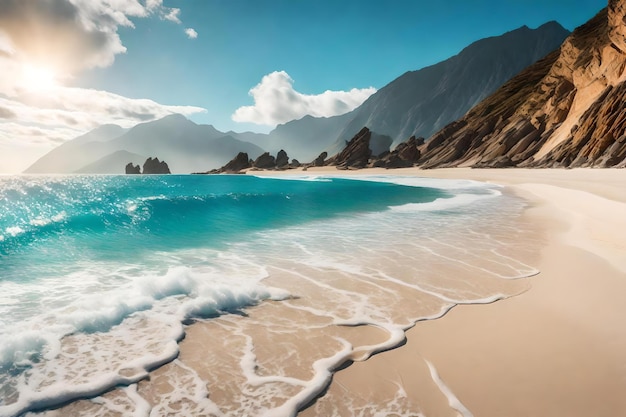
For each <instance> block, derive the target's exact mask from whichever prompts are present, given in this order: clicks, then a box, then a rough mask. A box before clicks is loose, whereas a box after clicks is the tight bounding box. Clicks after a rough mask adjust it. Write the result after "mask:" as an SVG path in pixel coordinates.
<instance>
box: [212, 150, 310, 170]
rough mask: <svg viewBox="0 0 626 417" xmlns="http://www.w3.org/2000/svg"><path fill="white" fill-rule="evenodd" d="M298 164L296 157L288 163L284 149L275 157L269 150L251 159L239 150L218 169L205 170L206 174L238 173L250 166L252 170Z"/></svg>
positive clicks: (290, 166) (288, 166)
mask: <svg viewBox="0 0 626 417" xmlns="http://www.w3.org/2000/svg"><path fill="white" fill-rule="evenodd" d="M299 166H300V162H298V161H297V160H296V159H294V160H293V161H292V163H291V164H289V156H288V155H287V152H285V151H284V150H282V149H281V150H280V152H278V155H277V156H276V158H274V157H273V156H272V155H270V153H269V152H265V153H264V154H262V155H261V156H259V157H258V158H257V159H256V160H254V161H251V160H249V159H248V154H246V153H243V152H240V153H239V154H238V155H237V156H236V157H235V158H234V159H233V160H231V161H230V162H228V163H227V164H226V165H224V166H223V167H221V168H219V169H214V170H212V171H209V172H207V174H221V173H231V174H232V173H239V172H240V171H242V170H244V169H248V168H251V169H252V170H266V169H268V170H272V169H289V168H296V167H299Z"/></svg>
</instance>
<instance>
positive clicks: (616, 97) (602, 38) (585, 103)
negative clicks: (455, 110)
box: [419, 0, 626, 168]
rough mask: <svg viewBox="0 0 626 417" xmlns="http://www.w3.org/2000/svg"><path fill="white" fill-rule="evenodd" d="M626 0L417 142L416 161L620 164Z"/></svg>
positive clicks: (624, 134)
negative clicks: (422, 142) (482, 99)
mask: <svg viewBox="0 0 626 417" xmlns="http://www.w3.org/2000/svg"><path fill="white" fill-rule="evenodd" d="M625 15H626V0H610V1H609V6H608V8H606V9H604V10H602V11H601V12H600V13H598V14H597V15H596V16H595V17H594V18H593V19H591V20H590V21H589V22H587V23H586V24H584V25H583V26H581V27H579V28H577V29H576V30H575V31H574V32H573V33H572V34H571V35H570V36H569V37H568V38H567V39H566V41H565V42H564V43H563V45H562V46H561V48H560V49H559V50H558V51H555V52H554V53H552V54H550V55H548V56H547V57H546V58H544V59H542V60H541V61H539V62H537V63H536V64H534V65H532V66H530V67H529V68H527V69H526V70H524V71H523V72H522V73H520V74H519V75H518V76H516V77H514V78H513V79H511V80H510V81H509V82H507V83H506V84H505V85H503V86H502V87H501V88H500V89H498V90H497V91H496V92H495V93H494V94H493V95H491V96H490V97H488V98H487V99H485V100H484V101H482V102H481V103H480V104H478V105H477V106H476V107H474V108H473V109H472V110H470V111H469V112H468V113H467V114H466V115H465V116H464V117H463V118H461V119H460V120H458V121H456V122H453V123H451V124H449V125H447V126H446V127H444V128H443V129H442V130H441V131H439V132H438V133H436V134H435V135H433V136H432V137H431V138H430V140H429V141H428V142H426V144H424V145H423V146H422V147H421V149H420V150H421V152H422V156H421V158H420V161H419V162H420V165H422V166H423V167H425V168H432V167H444V166H474V167H507V166H528V167H552V166H562V167H579V166H580V167H587V166H594V167H595V166H597V167H613V166H624V165H626V114H624V112H623V106H624V104H623V103H625V102H626V84H625V83H624V81H625V79H626V73H625V69H626V22H625V20H624V19H625Z"/></svg>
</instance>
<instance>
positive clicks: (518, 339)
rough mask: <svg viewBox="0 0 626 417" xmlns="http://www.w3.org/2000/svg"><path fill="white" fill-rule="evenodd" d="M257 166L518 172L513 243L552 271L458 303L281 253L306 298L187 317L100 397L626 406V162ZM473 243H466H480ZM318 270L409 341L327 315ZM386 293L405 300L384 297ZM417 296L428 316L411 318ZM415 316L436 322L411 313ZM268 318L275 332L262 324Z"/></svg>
mask: <svg viewBox="0 0 626 417" xmlns="http://www.w3.org/2000/svg"><path fill="white" fill-rule="evenodd" d="M254 174H258V175H283V174H293V175H299V174H306V175H316V174H324V175H326V174H333V175H334V174H337V175H346V174H347V175H379V174H381V175H416V176H424V177H436V178H454V179H474V180H478V181H486V182H492V183H497V184H502V185H505V186H507V188H506V190H507V192H513V193H516V194H518V195H520V196H522V197H523V198H524V199H526V200H528V201H529V202H530V203H531V207H530V208H529V209H527V210H526V212H525V214H524V216H523V219H522V223H523V224H526V225H527V226H528V230H530V231H531V232H530V234H528V233H527V234H525V235H524V238H523V239H520V241H519V242H517V245H516V246H515V250H516V251H518V252H520V253H515V254H513V253H508V254H507V255H516V256H517V257H519V258H520V259H522V260H524V261H528V262H530V264H531V265H534V266H536V267H538V269H539V270H540V273H539V275H537V276H534V277H531V278H524V279H519V280H499V281H498V280H495V281H489V282H486V283H485V285H486V288H488V289H489V291H488V292H487V293H489V294H493V293H494V291H495V292H496V293H498V292H499V293H501V294H502V295H503V297H496V298H501V299H499V300H497V301H495V302H493V303H488V304H481V305H472V304H470V305H458V306H456V307H454V308H452V309H451V310H448V308H447V307H446V306H447V303H445V302H443V303H442V300H441V299H436V297H429V296H428V295H427V294H425V293H423V292H422V291H419V290H416V289H414V288H413V289H412V288H404V289H403V288H401V287H398V288H394V285H393V283H389V282H386V283H385V287H384V288H380V291H381V294H380V297H378V296H377V295H376V291H377V290H376V288H377V287H376V285H375V284H376V282H377V281H376V274H373V275H371V276H368V277H364V278H363V281H362V282H356V283H355V281H354V280H353V279H352V278H351V279H348V280H343V279H342V273H341V272H340V271H339V272H338V271H333V270H331V269H332V268H331V269H316V268H311V269H309V270H303V269H301V268H300V269H298V270H290V269H289V268H288V265H287V264H285V265H282V266H283V269H281V264H280V263H279V265H277V266H276V267H275V268H273V269H271V270H270V271H269V273H270V274H269V275H270V276H269V278H267V279H266V281H265V284H266V285H269V286H276V287H280V288H284V289H286V290H287V291H289V292H290V293H291V294H293V295H294V298H293V299H288V300H284V301H276V302H274V301H270V302H265V303H262V304H261V305H259V306H257V307H254V308H250V309H247V310H246V311H245V312H241V314H232V315H227V316H223V317H220V318H217V319H213V320H209V321H201V322H198V323H196V324H193V325H191V326H189V327H187V329H186V338H185V339H184V340H183V341H182V342H181V344H180V356H179V357H178V359H176V360H175V361H174V362H172V363H170V364H168V365H165V366H163V367H161V368H159V369H157V370H155V371H153V372H151V374H150V378H149V379H147V380H144V381H142V382H140V383H139V384H138V386H131V387H129V388H123V389H117V390H113V391H111V392H110V393H108V394H106V395H104V396H103V400H101V401H108V402H112V403H115V404H119V406H117V408H118V409H120V410H123V411H121V413H120V414H119V415H125V414H129V413H131V412H139V408H140V407H148V408H147V409H149V408H152V412H153V413H154V414H155V415H207V416H208V415H216V416H217V415H241V413H240V411H241V410H242V409H245V410H247V414H248V415H264V413H265V411H266V410H268V408H274V410H273V411H271V412H270V413H269V414H268V415H271V416H282V415H285V416H287V415H291V413H290V412H289V410H290V408H293V406H294V405H297V406H298V407H299V408H301V409H302V411H301V412H300V413H299V414H298V415H302V416H351V415H359V416H383V415H384V416H471V415H473V416H477V417H478V416H486V417H490V416H493V417H496V416H497V417H502V416H507V417H517V416H520V417H521V416H568V417H569V416H575V417H576V416H581V417H582V416H585V417H587V416H590V415H592V416H607V417H608V416H611V417H613V416H618V415H626V396H624V395H623V392H625V389H626V360H625V359H624V358H625V355H624V352H626V326H624V325H623V323H622V322H623V317H626V303H624V301H625V300H626V295H625V294H626V216H625V215H624V214H626V170H517V169H511V170H471V169H449V170H448V169H444V170H431V171H421V170H418V169H402V170H393V171H387V170H384V169H380V170H379V169H373V170H361V171H336V170H334V169H331V170H329V169H328V168H324V169H310V170H308V171H307V172H300V171H288V172H284V173H275V172H255V173H254ZM488 232H489V233H493V232H497V231H491V230H489V231H488ZM501 233H503V234H506V233H508V232H507V231H501ZM497 237H498V238H502V239H506V236H497ZM509 237H511V236H509ZM398 244H402V242H398ZM398 249H399V248H398V247H396V248H391V249H390V250H389V252H388V253H376V255H377V256H379V257H381V260H380V262H382V263H385V264H386V265H389V263H390V262H393V259H394V256H396V254H398V256H405V255H403V253H404V252H401V251H399V250H398ZM471 249H472V250H471V251H468V254H466V255H471V256H473V255H472V251H474V250H476V249H477V248H476V247H475V246H472V247H471ZM477 253H479V254H480V253H482V252H480V250H478V251H477ZM459 254H461V252H459ZM474 255H475V254H474ZM474 258H476V257H474ZM478 258H480V257H478ZM368 262H369V263H370V264H371V265H374V263H375V262H378V261H377V260H376V259H375V257H372V258H371V259H367V260H364V264H366V263H368ZM371 265H370V266H371ZM440 267H441V268H438V270H439V271H440V272H441V274H442V276H449V275H459V274H461V275H463V274H466V273H467V271H466V270H464V269H463V268H460V269H454V268H455V266H454V265H448V264H446V263H445V262H444V263H442V264H441V265H440ZM414 272H415V271H413V272H412V273H414ZM396 273H397V274H402V273H403V272H402V271H393V270H392V272H391V275H394V274H396ZM316 274H319V275H316ZM372 278H374V279H373V280H372ZM433 279H434V278H433ZM477 279H480V278H477ZM468 281H472V279H468ZM316 282H323V283H325V285H332V286H333V288H334V289H335V290H336V289H339V290H341V291H340V292H339V294H341V292H342V291H343V292H345V294H346V296H349V297H354V295H355V294H358V291H356V290H357V289H358V288H353V287H351V286H353V285H356V286H363V285H370V287H368V288H369V290H368V291H367V292H366V294H367V298H364V300H365V301H367V302H373V303H372V307H374V308H378V309H381V308H382V309H385V314H389V315H390V317H393V320H394V321H395V322H396V323H406V325H405V328H404V329H403V331H402V332H401V333H402V334H404V330H405V331H406V340H403V336H402V335H399V334H397V330H398V329H397V328H396V329H393V328H389V327H387V328H385V323H379V324H380V326H377V325H375V324H376V323H375V320H372V316H371V315H370V316H368V318H369V320H365V321H366V322H367V323H341V320H342V318H343V317H345V318H350V317H351V314H352V315H353V314H354V312H353V311H348V310H346V311H342V310H341V309H339V310H337V311H335V312H333V313H332V314H326V313H324V311H323V310H324V303H323V302H321V303H320V300H324V299H325V296H324V288H323V287H321V286H319V285H318V284H316ZM367 282H370V283H369V284H368V283H367ZM468 285H469V284H468ZM499 285H500V286H501V287H498V286H499ZM469 290H472V291H473V290H474V289H472V288H471V287H470V288H469ZM372 291H373V292H372ZM389 291H392V292H393V294H395V295H394V297H395V298H393V299H386V298H385V297H388V296H389ZM334 292H335V291H334ZM299 294H306V297H298V295H299ZM383 296H384V297H383ZM377 297H378V298H380V300H378V298H377ZM339 300H340V299H339ZM377 300H378V301H377ZM494 300H495V298H494ZM334 302H335V303H336V302H337V299H335V300H334ZM414 302H415V303H416V304H419V306H420V308H419V310H415V305H414V304H413V303H414ZM339 305H341V304H339ZM409 310H411V311H412V313H411V314H415V316H411V315H408V316H407V315H406V314H405V313H406V311H409ZM369 313H371V312H368V314H369ZM417 316H419V317H424V316H428V317H429V318H431V319H433V320H422V321H419V322H417V323H416V324H415V325H413V324H414V323H413V322H412V319H413V318H414V317H417ZM440 316H443V317H440ZM438 317H440V318H438ZM435 318H436V319H435ZM269 322H271V323H273V324H272V328H271V329H269V331H268V330H267V328H263V327H262V324H263V323H269ZM294 323H303V324H306V325H305V326H302V328H294V326H293V324H294ZM347 324H350V325H347ZM394 331H396V333H394ZM346 343H347V344H348V345H350V346H349V348H346V345H345V344H346ZM398 345H399V347H398ZM392 346H393V347H395V348H394V349H391V350H387V348H388V347H392ZM355 347H357V349H354V348H355ZM342 351H343V353H342ZM379 351H382V352H379ZM333 355H334V356H333ZM342 355H343V356H342ZM329 361H330V362H332V363H333V364H335V365H336V366H338V369H337V370H336V372H335V373H334V375H332V377H331V375H330V374H328V373H327V372H325V367H328V365H329ZM333 361H334V362H333ZM329 380H330V381H332V382H330V385H328V387H327V389H324V387H325V386H326V385H327V384H328V381H329ZM182 387H184V389H183V390H181V388H182ZM242 387H243V389H242ZM320 388H321V390H320ZM137 398H141V400H139V401H138V400H137ZM129 400H131V402H132V403H133V404H130V405H128V404H127V403H128V402H129ZM286 403H288V404H286ZM155 404H159V406H158V407H155ZM282 404H286V406H285V407H281V405H282ZM95 405H97V404H94V403H93V402H91V401H78V402H75V403H73V404H71V405H69V406H67V407H64V408H61V409H59V410H56V411H53V412H49V413H47V414H46V415H47V416H53V415H71V414H75V415H80V414H82V415H86V414H85V413H87V414H91V415H98V412H96V410H95V409H93V408H92V407H94V406H95ZM90 410H91V411H90ZM92 411H93V412H92ZM68 413H69V414H68ZM112 415H113V414H112ZM114 415H118V414H114Z"/></svg>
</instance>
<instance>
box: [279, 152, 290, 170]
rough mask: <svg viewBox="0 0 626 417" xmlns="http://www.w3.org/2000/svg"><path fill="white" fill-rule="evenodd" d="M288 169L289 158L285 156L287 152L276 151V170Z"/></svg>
mask: <svg viewBox="0 0 626 417" xmlns="http://www.w3.org/2000/svg"><path fill="white" fill-rule="evenodd" d="M288 167H289V157H288V156H287V152H285V151H284V150H282V149H281V150H280V151H278V154H277V155H276V168H278V169H284V168H288Z"/></svg>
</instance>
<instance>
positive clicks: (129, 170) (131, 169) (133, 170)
mask: <svg viewBox="0 0 626 417" xmlns="http://www.w3.org/2000/svg"><path fill="white" fill-rule="evenodd" d="M125 170H126V174H128V175H130V174H141V167H140V166H139V165H133V163H132V162H129V163H128V164H127V165H126V168H125Z"/></svg>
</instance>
